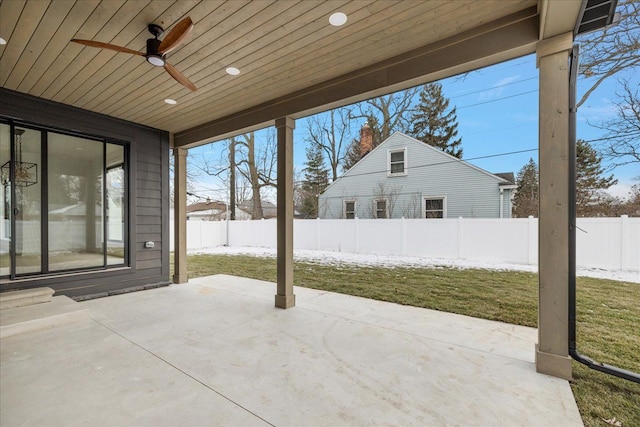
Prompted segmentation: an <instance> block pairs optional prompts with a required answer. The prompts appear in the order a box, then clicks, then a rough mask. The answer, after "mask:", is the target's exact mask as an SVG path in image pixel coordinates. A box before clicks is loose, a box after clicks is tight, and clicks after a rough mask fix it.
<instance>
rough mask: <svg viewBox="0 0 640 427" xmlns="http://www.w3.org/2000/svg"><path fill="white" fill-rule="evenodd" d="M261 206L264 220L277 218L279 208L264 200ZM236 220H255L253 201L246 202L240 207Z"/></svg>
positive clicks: (237, 210)
mask: <svg viewBox="0 0 640 427" xmlns="http://www.w3.org/2000/svg"><path fill="white" fill-rule="evenodd" d="M261 204H262V217H263V218H264V219H269V218H275V217H276V216H277V215H278V208H277V207H276V205H274V204H273V203H271V202H267V201H266V200H262V201H261ZM236 219H253V200H245V201H244V202H242V203H240V204H239V205H238V209H236ZM256 219H261V218H256Z"/></svg>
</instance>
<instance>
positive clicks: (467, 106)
mask: <svg viewBox="0 0 640 427" xmlns="http://www.w3.org/2000/svg"><path fill="white" fill-rule="evenodd" d="M537 91H538V90H537V89H534V90H529V91H527V92H522V93H516V94H515V95H509V96H503V97H502V98H495V99H490V100H488V101H483V102H478V103H477V104H469V105H463V106H462V107H456V109H458V110H462V109H465V108H470V107H477V106H478V105H484V104H489V103H491V102H497V101H502V100H504V99H509V98H515V97H517V96H522V95H528V94H530V93H534V92H537Z"/></svg>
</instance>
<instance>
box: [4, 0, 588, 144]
mask: <svg viewBox="0 0 640 427" xmlns="http://www.w3.org/2000/svg"><path fill="white" fill-rule="evenodd" d="M572 3H576V1H573V2H572ZM577 3H578V4H580V2H579V1H578V2H577ZM536 6H537V2H536V0H484V1H476V0H458V1H449V0H442V1H438V0H432V1H424V0H418V1H409V0H402V1H373V0H371V1H368V0H358V1H314V0H303V1H293V0H291V1H186V0H180V1H159V0H152V1H148V0H146V1H145V0H136V1H118V0H107V1H99V0H80V1H75V2H74V1H53V2H47V1H43V0H28V1H3V2H1V3H0V37H2V38H4V39H5V40H7V41H8V43H7V44H6V45H4V46H0V85H1V86H2V87H4V88H7V89H11V90H16V91H19V92H23V93H27V94H30V95H34V96H38V97H42V98H45V99H49V100H53V101H58V102H62V103H64V104H68V105H72V106H75V107H79V108H84V109H87V110H91V111H94V112H98V113H103V114H107V115H110V116H114V117H118V118H121V119H125V120H129V121H133V122H137V123H141V124H144V125H148V126H151V127H155V128H159V129H163V130H167V131H169V132H172V133H179V132H181V131H185V130H188V129H190V128H194V127H196V126H199V125H202V124H203V123H207V122H210V121H212V120H216V119H219V118H223V117H226V116H229V115H232V114H234V113H237V112H239V111H245V110H249V109H251V108H252V107H254V106H256V105H260V104H264V103H267V102H269V101H270V100H274V99H278V98H280V97H283V96H286V95H288V94H292V93H295V92H297V91H301V90H303V89H305V88H308V87H311V86H313V85H318V84H320V83H321V82H325V81H330V80H331V79H335V78H337V77H339V76H343V75H346V74H348V73H352V72H354V71H356V70H360V69H363V68H365V67H368V66H372V65H373V64H378V63H383V62H384V61H385V60H387V59H389V58H393V57H396V56H398V55H402V54H404V53H406V52H411V51H412V50H414V49H418V48H421V47H423V46H428V45H432V44H434V43H437V42H439V41H441V40H444V39H447V38H451V37H454V36H456V35H458V34H460V33H463V32H465V31H469V30H472V29H474V28H476V27H479V26H482V25H487V23H491V22H493V21H497V20H500V19H501V18H503V17H506V16H509V15H512V14H515V13H518V12H522V11H525V10H527V9H531V8H532V7H536ZM578 9H579V8H578ZM335 11H342V12H345V13H346V14H347V15H348V22H347V24H346V25H344V26H342V27H332V26H330V25H329V24H328V18H329V16H330V15H331V13H333V12H335ZM185 16H190V17H191V19H192V20H193V21H194V23H195V28H194V29H193V31H192V32H191V34H190V36H189V37H188V39H187V40H186V42H185V43H183V44H182V45H181V46H180V47H179V48H177V49H176V50H174V51H173V52H171V53H170V54H169V55H168V58H167V60H168V62H170V63H171V64H172V65H174V66H175V67H176V68H178V69H179V70H180V71H181V72H182V73H183V74H184V75H185V76H187V77H188V78H189V79H190V80H191V81H192V82H193V83H195V85H196V86H197V87H198V91H197V92H195V93H192V92H190V91H189V90H187V89H186V88H184V87H182V86H181V85H179V84H178V83H177V82H175V81H174V80H173V79H172V78H171V77H170V76H169V75H168V74H167V73H166V72H165V71H164V70H163V69H162V68H156V67H153V66H151V65H150V64H148V63H147V62H146V61H145V60H144V58H142V57H138V56H132V55H127V54H124V53H116V52H112V51H108V50H102V49H95V48H90V47H85V46H81V45H77V44H74V43H69V40H70V39H72V38H82V39H91V40H96V41H102V42H107V43H112V44H117V45H120V46H124V47H128V48H130V49H134V50H139V51H144V48H145V43H146V39H147V38H149V37H151V36H150V34H149V33H148V32H147V29H146V27H147V25H148V24H149V23H157V24H160V25H161V26H163V27H164V28H165V31H169V30H170V29H171V27H172V26H173V25H174V24H175V23H177V22H178V21H179V20H180V19H182V18H184V17H185ZM574 24H575V19H574ZM165 34H166V33H165ZM228 66H234V67H237V68H239V69H240V70H241V71H242V73H241V74H240V75H239V76H236V77H233V76H229V75H227V74H226V73H225V69H226V67H228ZM165 98H173V99H176V100H177V101H178V105H174V106H170V105H167V104H164V102H163V99H165Z"/></svg>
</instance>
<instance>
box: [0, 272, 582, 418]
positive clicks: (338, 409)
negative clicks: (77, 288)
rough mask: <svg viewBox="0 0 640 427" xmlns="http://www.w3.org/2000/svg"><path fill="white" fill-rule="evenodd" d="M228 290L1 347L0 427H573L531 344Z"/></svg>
mask: <svg viewBox="0 0 640 427" xmlns="http://www.w3.org/2000/svg"><path fill="white" fill-rule="evenodd" d="M295 293H296V303H297V306H296V307H295V308H293V309H290V310H281V309H277V308H275V307H274V306H273V301H274V294H275V285H274V284H272V283H266V282H261V281H257V280H251V279H244V278H237V277H231V276H222V275H220V276H211V277H205V278H198V279H192V280H190V282H189V284H186V285H173V286H170V287H166V288H160V289H154V290H148V291H144V292H137V293H130V294H125V295H120V296H113V297H109V298H103V299H97V300H92V301H86V302H82V303H80V304H81V306H82V307H86V308H88V309H89V310H90V316H91V317H92V318H90V319H86V320H82V321H80V322H76V323H74V324H71V325H66V326H59V327H56V328H51V329H47V330H42V331H37V332H30V333H24V334H20V335H15V336H11V337H7V338H4V339H2V343H1V344H2V345H1V348H0V357H1V358H0V424H1V425H2V426H3V427H9V426H80V425H87V426H128V425H130V426H181V427H186V426H212V425H222V426H253V425H256V426H264V425H275V426H339V425H350V426H365V425H366V426H370V425H393V426H410V425H416V426H436V425H437V426H454V425H464V426H468V425H473V426H495V425H518V426H548V425H562V426H580V425H582V422H581V419H580V415H579V413H578V409H577V406H576V403H575V401H574V399H573V395H572V393H571V389H570V387H569V384H568V382H567V381H564V380H560V379H556V378H552V377H549V376H545V375H541V374H537V373H536V372H535V366H534V363H533V357H534V343H535V341H536V335H537V333H536V330H535V329H531V328H525V327H520V326H514V325H509V324H504V323H499V322H492V321H487V320H480V319H475V318H470V317H465V316H459V315H455V314H449V313H442V312H437V311H432V310H426V309H421V308H415V307H406V306H401V305H397V304H391V303H385V302H379V301H372V300H368V299H363V298H358V297H352V296H346V295H340V294H335V293H331V292H324V291H317V290H312V289H305V288H296V289H295Z"/></svg>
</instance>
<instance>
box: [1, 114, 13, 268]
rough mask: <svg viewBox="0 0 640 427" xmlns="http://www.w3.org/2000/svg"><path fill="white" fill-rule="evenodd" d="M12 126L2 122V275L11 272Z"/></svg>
mask: <svg viewBox="0 0 640 427" xmlns="http://www.w3.org/2000/svg"><path fill="white" fill-rule="evenodd" d="M10 159H11V127H10V126H9V125H8V124H4V123H0V166H4V165H7V167H2V173H1V174H0V185H1V186H2V187H1V188H0V277H2V276H8V275H9V274H10V273H11V258H10V257H11V252H10V248H11V181H10V177H9V164H10Z"/></svg>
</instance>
